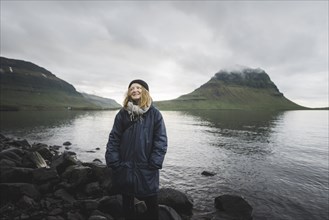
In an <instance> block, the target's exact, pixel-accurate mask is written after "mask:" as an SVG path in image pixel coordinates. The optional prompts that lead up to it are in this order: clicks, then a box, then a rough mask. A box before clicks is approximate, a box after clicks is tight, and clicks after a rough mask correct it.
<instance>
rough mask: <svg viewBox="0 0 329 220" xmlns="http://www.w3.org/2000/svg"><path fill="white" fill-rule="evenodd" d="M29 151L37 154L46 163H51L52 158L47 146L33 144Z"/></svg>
mask: <svg viewBox="0 0 329 220" xmlns="http://www.w3.org/2000/svg"><path fill="white" fill-rule="evenodd" d="M31 151H36V152H38V153H39V154H40V155H41V156H42V157H43V158H44V159H45V160H48V161H51V159H52V157H53V156H54V155H53V153H52V152H51V151H50V149H49V147H48V145H47V144H42V143H35V144H33V145H32V148H31Z"/></svg>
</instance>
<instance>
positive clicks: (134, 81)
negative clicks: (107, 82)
mask: <svg viewBox="0 0 329 220" xmlns="http://www.w3.org/2000/svg"><path fill="white" fill-rule="evenodd" d="M133 83H138V84H140V85H142V86H143V87H144V88H145V89H146V90H147V91H149V86H148V85H147V83H146V82H145V81H144V80H141V79H135V80H133V81H131V82H130V83H129V86H128V88H130V86H131V85H132V84H133Z"/></svg>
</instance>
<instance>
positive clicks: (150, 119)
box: [105, 105, 167, 197]
mask: <svg viewBox="0 0 329 220" xmlns="http://www.w3.org/2000/svg"><path fill="white" fill-rule="evenodd" d="M166 152H167V134H166V128H165V124H164V121H163V118H162V115H161V113H160V111H159V110H158V109H156V108H155V107H154V106H153V105H151V107H150V108H149V110H148V111H147V112H146V113H144V114H143V115H142V116H141V118H138V119H137V120H136V121H131V119H130V115H129V114H128V112H127V110H125V109H124V108H122V109H121V110H120V111H119V112H118V113H117V115H116V117H115V120H114V124H113V128H112V130H111V132H110V135H109V140H108V143H107V148H106V154H105V159H106V164H107V166H109V167H111V168H112V169H113V184H114V187H115V188H116V190H118V192H119V193H122V194H127V195H134V196H140V197H143V196H151V195H155V194H156V193H157V192H158V191H159V169H161V168H162V163H163V160H164V157H165V154H166Z"/></svg>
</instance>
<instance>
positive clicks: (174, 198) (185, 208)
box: [158, 188, 193, 216]
mask: <svg viewBox="0 0 329 220" xmlns="http://www.w3.org/2000/svg"><path fill="white" fill-rule="evenodd" d="M158 199H159V204H161V205H166V206H169V207H172V208H173V209H175V211H176V212H177V213H178V214H179V215H181V216H182V215H187V216H191V215H192V209H193V200H192V199H191V198H190V197H188V196H187V195H186V194H184V193H183V192H180V191H178V190H175V189H171V188H162V189H160V191H159V196H158Z"/></svg>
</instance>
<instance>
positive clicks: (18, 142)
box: [7, 139, 31, 149]
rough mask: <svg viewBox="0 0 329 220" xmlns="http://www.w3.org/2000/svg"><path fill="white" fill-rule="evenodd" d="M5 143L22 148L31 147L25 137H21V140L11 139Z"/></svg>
mask: <svg viewBox="0 0 329 220" xmlns="http://www.w3.org/2000/svg"><path fill="white" fill-rule="evenodd" d="M7 144H9V145H11V146H15V147H20V148H23V149H29V148H31V145H30V144H29V142H28V141H27V140H25V139H23V140H12V141H10V142H7Z"/></svg>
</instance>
